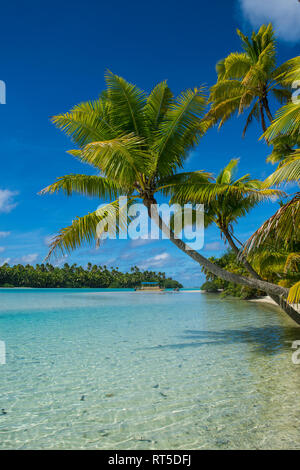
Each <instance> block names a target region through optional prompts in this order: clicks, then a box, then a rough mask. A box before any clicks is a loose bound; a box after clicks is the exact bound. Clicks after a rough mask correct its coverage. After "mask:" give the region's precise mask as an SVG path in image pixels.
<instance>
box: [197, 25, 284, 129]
mask: <svg viewBox="0 0 300 470" xmlns="http://www.w3.org/2000/svg"><path fill="white" fill-rule="evenodd" d="M237 34H238V36H239V37H240V39H241V43H242V48H243V50H244V52H233V53H231V54H229V55H228V56H227V57H226V58H225V59H222V60H220V61H219V62H218V64H217V66H216V70H217V74H218V81H217V83H216V84H215V85H214V86H212V88H211V93H210V98H209V101H210V103H211V109H210V111H209V112H208V114H207V116H206V119H207V121H208V122H209V123H210V125H213V124H216V123H219V127H221V126H222V125H223V124H224V123H225V122H226V121H227V120H228V119H229V118H230V117H232V116H233V115H234V114H235V113H238V114H242V113H244V112H245V111H246V110H247V109H248V108H250V111H249V113H248V116H247V119H246V123H245V127H244V130H243V136H244V135H245V133H246V131H247V129H248V126H249V125H250V123H251V122H252V121H253V120H254V119H256V120H257V121H258V122H260V123H261V126H262V129H263V132H265V131H266V129H267V119H268V120H269V121H270V122H271V121H272V120H273V116H272V113H271V110H270V106H269V95H270V94H271V95H272V96H273V98H275V99H276V100H277V101H279V102H280V103H284V102H286V101H287V100H288V99H290V97H291V92H290V88H289V87H288V86H287V85H286V84H285V82H284V76H285V73H287V72H288V70H289V68H290V67H292V66H291V64H289V63H286V64H283V65H282V66H280V67H277V66H276V44H275V38H274V31H273V27H272V25H271V24H269V25H262V26H261V28H260V29H259V31H258V32H257V33H255V32H253V33H252V36H251V37H248V36H245V35H244V34H243V33H242V32H241V31H239V30H237Z"/></svg>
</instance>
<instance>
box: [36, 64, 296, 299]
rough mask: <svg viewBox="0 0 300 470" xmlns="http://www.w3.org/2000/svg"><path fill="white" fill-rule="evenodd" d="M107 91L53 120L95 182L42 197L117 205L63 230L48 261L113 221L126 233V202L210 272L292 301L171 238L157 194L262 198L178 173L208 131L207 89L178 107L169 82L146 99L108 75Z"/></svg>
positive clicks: (75, 180)
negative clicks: (77, 196) (139, 207)
mask: <svg viewBox="0 0 300 470" xmlns="http://www.w3.org/2000/svg"><path fill="white" fill-rule="evenodd" d="M106 83H107V89H106V91H105V92H104V93H102V95H101V96H100V98H99V99H98V100H96V101H93V102H86V103H81V104H79V105H77V106H75V107H74V108H73V109H72V110H71V111H70V112H69V113H66V114H60V115H58V116H55V117H54V118H53V122H54V123H55V124H56V125H57V126H58V127H59V128H60V129H61V130H63V131H64V132H66V134H67V135H68V136H70V137H71V138H72V140H73V142H74V143H75V144H77V146H78V147H79V149H77V150H72V151H70V153H71V154H72V155H74V156H76V157H77V158H79V160H80V161H82V162H83V163H88V164H90V165H92V166H93V167H94V168H95V169H96V170H97V172H98V174H96V175H92V176H90V175H74V174H73V175H67V176H63V177H61V178H59V179H58V180H57V181H56V182H55V183H54V184H52V185H51V186H48V187H47V188H45V189H44V190H43V191H42V193H54V192H57V191H60V190H61V191H63V192H64V193H65V194H67V195H68V196H70V195H71V194H73V193H74V192H79V193H81V194H84V195H88V196H96V197H98V198H106V197H108V198H109V199H112V198H114V199H115V200H113V201H112V202H110V203H107V204H106V205H104V206H102V207H100V208H99V209H97V210H96V211H95V212H91V213H89V214H87V215H86V216H84V217H78V218H76V219H75V220H74V221H73V223H72V225H71V226H69V227H67V228H64V229H62V230H61V231H60V233H59V235H58V236H57V237H56V238H55V239H54V241H53V243H52V244H51V247H50V253H49V255H50V254H51V253H52V252H53V251H55V250H57V249H60V250H61V251H63V252H64V251H70V250H73V249H75V248H76V247H78V246H80V245H81V244H82V243H84V242H91V241H92V240H94V239H95V238H97V236H98V237H99V232H98V233H97V228H98V229H99V224H100V226H101V223H102V228H101V230H100V232H101V231H102V232H105V231H106V230H107V222H108V221H109V220H112V221H113V220H114V217H115V214H117V216H118V219H117V222H118V226H117V229H118V230H122V228H123V227H124V226H125V223H126V222H127V221H126V220H125V215H124V213H125V211H124V209H123V207H122V206H121V207H120V205H119V200H118V199H116V198H118V196H119V195H127V196H128V206H130V205H131V204H133V203H134V202H136V200H137V199H140V200H141V201H142V202H143V203H144V205H145V206H146V208H147V210H148V214H149V216H150V217H151V218H153V219H154V221H155V222H156V223H157V224H158V225H159V227H160V229H161V230H162V231H163V232H165V233H168V234H169V235H170V236H169V238H170V240H171V242H172V243H174V244H175V245H176V246H177V247H178V248H179V249H180V250H182V251H183V252H184V253H186V254H187V255H188V256H190V257H191V258H192V259H194V260H195V261H196V262H198V263H199V264H200V265H202V266H203V267H205V268H206V269H207V270H208V271H209V272H211V273H213V274H215V275H216V276H218V277H221V278H223V279H225V280H227V281H229V282H235V283H238V284H242V285H245V286H248V287H254V288H257V289H261V290H263V291H265V292H268V293H270V294H274V295H284V296H287V295H288V289H286V288H283V287H281V286H278V285H274V284H271V283H268V282H264V281H260V280H258V279H253V278H250V277H249V278H248V277H243V276H239V275H237V274H234V273H230V272H228V271H225V270H223V269H222V268H220V267H219V266H217V265H216V264H214V263H212V262H210V261H209V260H208V259H207V258H205V257H204V256H202V255H201V254H200V253H198V252H197V251H195V250H192V249H190V247H188V245H187V244H186V243H184V242H183V241H182V240H180V239H179V238H176V237H175V235H174V233H173V232H172V231H171V232H170V231H169V227H168V226H166V224H165V222H164V221H163V220H162V219H161V217H160V216H159V214H158V212H157V210H156V206H155V204H156V199H155V197H156V194H158V193H161V194H164V195H166V196H168V195H170V194H174V192H176V191H181V192H182V191H184V190H188V191H192V192H194V193H195V192H196V191H197V190H199V189H200V188H201V192H202V194H204V193H205V194H206V199H207V200H209V199H210V197H211V198H213V197H215V195H216V194H222V193H223V192H226V193H227V194H236V193H237V192H238V191H240V192H241V194H252V195H253V198H255V197H258V198H260V195H259V192H257V191H256V190H254V189H250V188H248V189H245V188H241V187H239V186H235V185H222V184H220V185H215V184H211V175H210V174H208V173H206V172H203V171H196V172H183V173H176V172H177V171H178V169H180V168H182V166H183V163H184V161H185V159H186V157H187V155H188V154H189V151H190V149H191V148H193V147H194V146H195V145H196V144H197V143H198V141H199V139H200V137H201V136H202V134H203V132H204V129H205V126H204V127H202V124H201V120H200V119H201V118H202V117H203V114H204V112H205V108H206V98H205V94H204V91H203V89H202V88H200V89H194V90H187V91H184V92H182V93H181V94H180V95H179V96H178V97H177V98H176V99H174V97H173V95H172V93H171V91H170V89H169V88H168V86H167V84H166V82H162V83H159V84H158V85H157V86H156V87H155V88H154V89H153V90H152V92H151V93H150V94H149V95H148V96H147V95H146V94H145V93H144V92H143V91H141V90H140V89H138V88H137V87H136V86H135V85H132V84H130V83H128V82H126V81H125V80H124V79H123V78H121V77H118V76H117V75H114V74H112V73H110V72H108V73H107V75H106ZM199 123H200V124H199ZM99 172H100V174H99Z"/></svg>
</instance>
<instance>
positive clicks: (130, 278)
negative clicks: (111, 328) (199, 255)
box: [0, 263, 183, 289]
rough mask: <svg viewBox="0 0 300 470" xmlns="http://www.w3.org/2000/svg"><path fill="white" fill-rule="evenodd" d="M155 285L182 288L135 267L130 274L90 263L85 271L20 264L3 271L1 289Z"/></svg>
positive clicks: (73, 267) (0, 269) (160, 275)
mask: <svg viewBox="0 0 300 470" xmlns="http://www.w3.org/2000/svg"><path fill="white" fill-rule="evenodd" d="M147 281H155V282H158V283H159V286H161V287H165V288H167V289H168V288H171V289H174V288H177V287H179V288H180V287H183V286H182V284H180V282H178V281H175V280H173V279H172V278H171V277H166V274H165V273H164V272H154V271H147V270H146V271H141V270H140V269H139V268H138V267H137V266H133V267H132V268H131V269H130V272H125V273H123V272H121V271H119V268H117V267H116V268H113V267H111V268H107V266H105V265H104V266H99V265H96V264H94V265H93V264H92V263H88V265H87V267H86V269H85V268H83V267H82V266H78V265H77V264H72V265H69V264H68V263H65V264H64V266H63V267H61V268H60V267H57V266H53V265H52V264H49V263H47V264H37V265H36V266H31V265H29V264H27V265H26V266H23V265H22V264H17V265H15V266H9V265H8V264H4V265H3V266H1V267H0V287H34V288H51V287H52V288H55V287H56V288H58V287H65V288H134V287H138V286H140V285H141V283H142V282H147Z"/></svg>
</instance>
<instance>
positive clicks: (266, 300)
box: [248, 295, 300, 313]
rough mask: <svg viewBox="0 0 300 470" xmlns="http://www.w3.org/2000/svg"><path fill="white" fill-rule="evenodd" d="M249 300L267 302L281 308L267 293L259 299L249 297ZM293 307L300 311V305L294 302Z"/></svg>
mask: <svg viewBox="0 0 300 470" xmlns="http://www.w3.org/2000/svg"><path fill="white" fill-rule="evenodd" d="M248 302H258V303H266V304H269V305H273V306H274V307H278V308H280V306H279V305H277V303H276V302H274V300H273V299H271V297H270V296H269V295H266V296H265V297H260V298H259V299H248ZM292 307H293V308H294V309H295V310H297V311H298V312H299V313H300V305H296V304H292Z"/></svg>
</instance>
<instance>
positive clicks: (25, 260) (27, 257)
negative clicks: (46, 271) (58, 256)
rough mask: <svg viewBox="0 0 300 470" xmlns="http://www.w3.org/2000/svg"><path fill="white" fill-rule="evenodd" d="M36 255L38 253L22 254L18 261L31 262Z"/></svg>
mask: <svg viewBox="0 0 300 470" xmlns="http://www.w3.org/2000/svg"><path fill="white" fill-rule="evenodd" d="M38 256H39V255H38V253H31V254H29V255H24V256H22V258H20V261H21V263H29V264H30V263H33V262H34V261H35V260H36V259H37V257H38Z"/></svg>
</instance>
